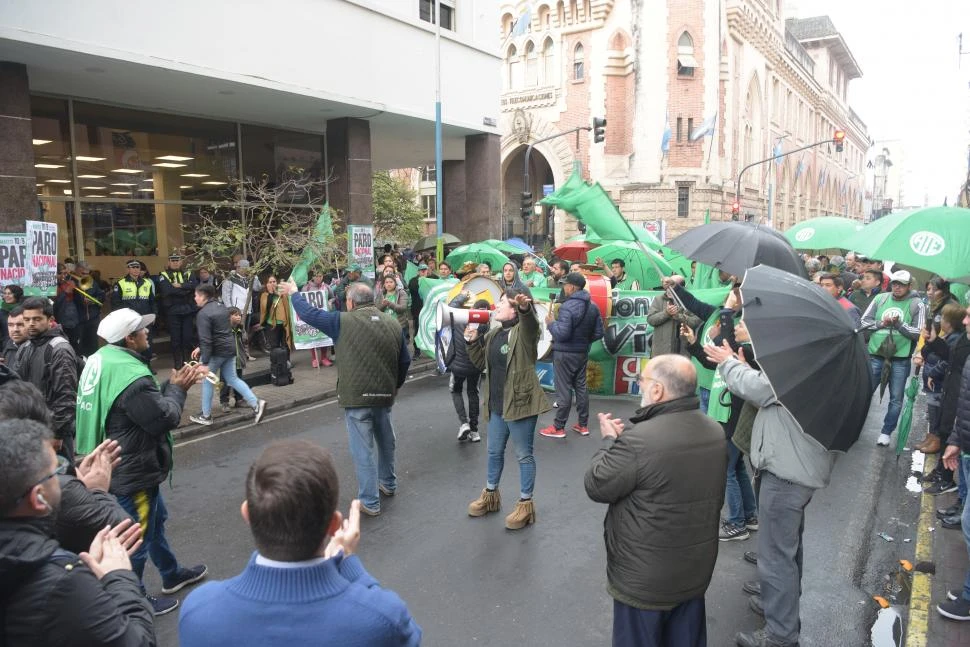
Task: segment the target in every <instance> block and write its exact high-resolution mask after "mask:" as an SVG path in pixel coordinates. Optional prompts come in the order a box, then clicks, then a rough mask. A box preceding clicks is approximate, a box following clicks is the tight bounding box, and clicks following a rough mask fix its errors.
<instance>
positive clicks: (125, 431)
mask: <svg viewBox="0 0 970 647" xmlns="http://www.w3.org/2000/svg"><path fill="white" fill-rule="evenodd" d="M154 321H155V315H154V314H146V315H140V314H138V313H137V312H135V311H134V310H131V309H130V308H121V309H119V310H115V311H114V312H112V313H111V314H109V315H108V316H107V317H105V318H104V319H103V320H102V321H101V324H100V325H99V326H98V336H99V337H101V338H102V339H104V340H105V341H106V342H107V343H108V345H107V346H103V347H102V348H101V349H100V350H98V352H96V353H95V354H94V355H92V356H91V357H89V358H88V360H87V363H86V364H85V366H84V371H83V372H82V373H81V378H80V380H79V384H78V397H77V412H76V414H77V415H76V423H75V425H76V429H77V451H78V452H79V453H82V454H87V453H89V452H91V451H93V450H94V448H95V447H97V446H98V444H100V443H101V442H102V441H103V440H105V439H109V440H116V441H118V444H119V445H120V446H121V462H120V463H119V464H118V466H117V467H115V468H114V471H113V473H112V477H111V486H110V492H111V494H113V495H115V496H116V497H117V498H118V502H119V503H120V504H121V507H123V508H124V509H125V510H126V511H127V512H128V514H130V515H131V516H132V517H133V518H134V519H135V520H136V521H137V522H138V523H139V524H140V525H141V527H142V531H143V540H144V542H143V543H142V545H141V547H140V548H139V549H138V550H137V551H136V552H135V554H134V555H132V556H131V566H132V570H133V571H134V572H135V573H136V574H137V575H138V578H139V580H140V579H141V578H142V574H143V573H144V571H145V562H146V561H147V558H148V556H149V555H151V558H152V562H154V563H155V566H156V567H157V568H158V570H159V572H160V573H161V575H162V592H163V593H175V592H176V591H179V590H181V589H182V588H184V587H185V586H187V585H189V584H192V583H194V582H198V581H199V580H201V579H202V578H203V577H205V574H206V572H207V569H206V567H205V565H201V564H200V565H198V566H194V567H192V568H182V567H180V566H179V563H178V560H177V559H176V558H175V555H174V553H173V552H172V549H171V548H170V547H169V545H168V541H167V540H166V538H165V519H166V518H167V517H168V512H167V510H166V509H165V503H164V501H163V500H162V493H161V489H160V488H159V485H161V484H162V483H163V482H164V481H165V479H166V478H167V477H168V474H169V472H170V471H171V469H172V435H171V431H172V430H173V429H175V428H176V427H178V425H179V422H180V420H181V418H182V409H183V407H184V406H185V396H186V392H187V391H188V390H189V388H191V387H192V385H193V384H195V383H196V382H197V381H198V378H199V377H200V374H199V370H198V369H197V368H195V367H191V366H188V365H186V366H183V367H182V368H180V369H179V370H177V371H172V376H171V378H170V379H169V381H168V382H165V383H164V384H162V385H159V384H158V382H157V381H156V379H155V377H154V376H153V375H152V373H151V370H150V369H149V366H148V362H147V361H146V360H145V359H144V355H143V353H144V351H145V350H146V349H147V348H148V326H150V325H151V324H152V322H154ZM143 587H144V585H143ZM149 600H150V601H151V603H152V606H153V607H154V610H155V613H156V615H161V614H164V613H168V612H170V611H173V610H175V608H176V607H177V606H178V600H177V599H175V598H163V597H153V596H149Z"/></svg>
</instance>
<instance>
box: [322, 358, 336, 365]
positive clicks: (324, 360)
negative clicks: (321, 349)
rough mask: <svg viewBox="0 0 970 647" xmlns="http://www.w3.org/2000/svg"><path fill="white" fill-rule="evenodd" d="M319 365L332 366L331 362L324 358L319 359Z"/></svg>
mask: <svg viewBox="0 0 970 647" xmlns="http://www.w3.org/2000/svg"><path fill="white" fill-rule="evenodd" d="M320 363H321V364H323V365H324V366H333V362H331V361H330V360H329V359H327V358H326V357H324V358H323V359H321V360H320Z"/></svg>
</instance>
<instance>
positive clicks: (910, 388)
mask: <svg viewBox="0 0 970 647" xmlns="http://www.w3.org/2000/svg"><path fill="white" fill-rule="evenodd" d="M918 392H919V376H918V375H914V376H912V377H911V378H909V382H907V383H906V399H905V400H903V410H902V411H901V412H900V414H899V424H898V425H896V457H897V458H898V457H899V455H900V454H902V453H903V448H905V447H906V441H907V440H909V428H910V427H911V426H912V424H913V404H914V403H915V402H916V394H917V393H918Z"/></svg>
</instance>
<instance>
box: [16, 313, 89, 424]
mask: <svg viewBox="0 0 970 647" xmlns="http://www.w3.org/2000/svg"><path fill="white" fill-rule="evenodd" d="M48 345H50V348H49V349H48V348H47V347H48ZM48 353H49V355H48ZM17 372H18V373H19V374H20V377H21V378H23V379H24V380H25V381H27V382H30V383H31V384H33V385H34V386H36V387H37V388H38V389H40V392H41V393H43V394H44V399H45V400H46V401H47V408H48V409H50V410H51V413H53V414H54V419H53V422H52V423H51V427H52V428H53V430H54V436H55V437H57V438H68V437H72V436H74V417H75V413H76V412H75V408H76V407H77V379H78V370H77V356H76V355H75V354H74V349H73V348H71V344H70V343H69V342H68V341H67V338H66V337H65V336H64V334H63V332H62V331H61V328H60V326H56V327H51V328H50V329H49V330H48V331H47V332H45V333H43V334H41V335H38V336H37V337H35V338H34V339H31V340H30V341H28V342H25V343H24V344H23V345H22V346H21V347H20V349H19V350H18V351H17Z"/></svg>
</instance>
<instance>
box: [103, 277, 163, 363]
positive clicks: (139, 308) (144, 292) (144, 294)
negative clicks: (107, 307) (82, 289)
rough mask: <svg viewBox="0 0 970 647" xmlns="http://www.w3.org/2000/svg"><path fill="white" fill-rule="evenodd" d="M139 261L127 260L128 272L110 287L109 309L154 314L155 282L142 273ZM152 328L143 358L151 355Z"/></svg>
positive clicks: (149, 357) (148, 358)
mask: <svg viewBox="0 0 970 647" xmlns="http://www.w3.org/2000/svg"><path fill="white" fill-rule="evenodd" d="M141 268H142V263H141V261H138V260H135V259H131V260H130V261H128V274H127V275H125V276H122V277H121V278H120V279H118V282H117V283H115V286H114V287H113V288H112V289H111V309H112V310H117V309H119V308H131V309H132V310H134V311H135V312H137V313H138V314H140V315H148V314H156V306H155V284H154V283H153V282H152V280H151V278H150V277H148V276H143V274H142V269H141ZM152 333H153V328H151V327H149V329H148V337H149V342H148V348H147V349H146V350H145V351H143V352H142V355H143V356H144V357H145V360H146V361H148V360H150V359H151V357H152V348H151V336H152Z"/></svg>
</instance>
